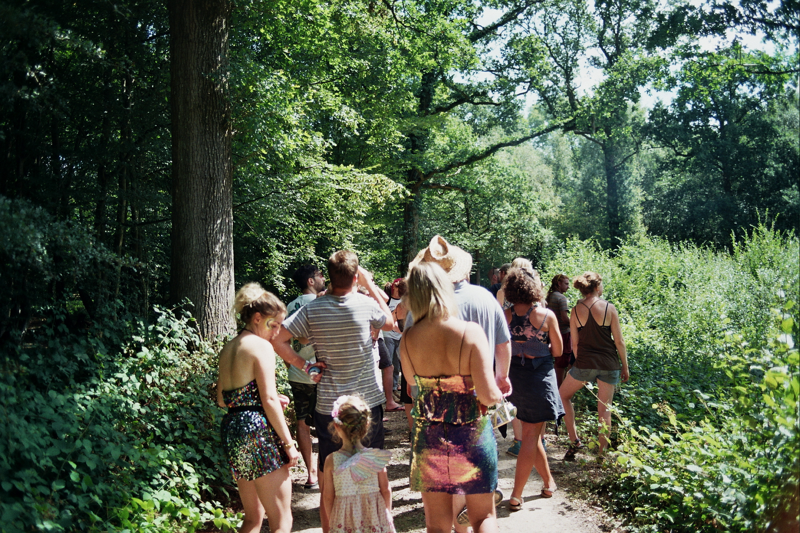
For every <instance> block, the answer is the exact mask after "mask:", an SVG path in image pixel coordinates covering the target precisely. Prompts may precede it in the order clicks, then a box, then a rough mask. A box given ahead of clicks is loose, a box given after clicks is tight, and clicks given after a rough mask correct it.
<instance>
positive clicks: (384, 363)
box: [378, 338, 392, 370]
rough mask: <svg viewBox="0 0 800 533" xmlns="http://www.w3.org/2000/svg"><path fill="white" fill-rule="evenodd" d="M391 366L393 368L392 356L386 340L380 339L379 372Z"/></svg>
mask: <svg viewBox="0 0 800 533" xmlns="http://www.w3.org/2000/svg"><path fill="white" fill-rule="evenodd" d="M390 366H392V356H391V355H390V354H389V350H388V349H387V348H386V343H385V342H384V340H383V339H381V338H378V370H383V369H384V368H389V367H390Z"/></svg>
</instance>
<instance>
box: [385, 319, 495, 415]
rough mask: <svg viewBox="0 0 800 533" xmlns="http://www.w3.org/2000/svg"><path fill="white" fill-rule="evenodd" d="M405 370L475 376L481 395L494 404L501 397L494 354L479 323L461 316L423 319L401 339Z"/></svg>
mask: <svg viewBox="0 0 800 533" xmlns="http://www.w3.org/2000/svg"><path fill="white" fill-rule="evenodd" d="M400 358H401V362H402V366H403V374H405V376H406V379H407V380H408V381H409V382H413V376H415V375H418V376H426V377H437V376H453V375H462V376H472V381H473V383H474V385H475V391H476V392H477V394H478V399H479V400H480V401H481V403H483V404H484V405H494V404H495V403H497V402H498V401H500V398H501V397H502V395H501V393H500V389H498V388H497V384H496V383H495V380H494V372H493V370H492V360H493V357H492V354H491V352H490V351H489V342H488V341H487V340H486V334H485V333H484V332H483V330H482V329H481V327H480V326H479V325H478V324H475V323H473V322H465V321H463V320H461V319H458V318H454V317H453V318H448V319H447V320H439V319H433V320H429V319H423V320H422V321H420V322H417V323H415V324H414V326H413V327H412V328H411V329H409V330H408V331H406V332H405V333H404V334H403V337H402V339H401V341H400Z"/></svg>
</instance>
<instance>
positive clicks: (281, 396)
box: [278, 394, 290, 409]
mask: <svg viewBox="0 0 800 533" xmlns="http://www.w3.org/2000/svg"><path fill="white" fill-rule="evenodd" d="M278 401H279V402H281V409H286V406H287V405H289V401H290V400H289V397H288V396H286V395H285V394H278Z"/></svg>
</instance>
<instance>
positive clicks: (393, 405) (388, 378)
mask: <svg viewBox="0 0 800 533" xmlns="http://www.w3.org/2000/svg"><path fill="white" fill-rule="evenodd" d="M381 372H382V377H383V393H384V394H385V395H386V410H387V411H399V410H401V409H402V408H403V406H402V405H400V404H399V403H397V402H396V401H394V393H393V391H394V387H393V385H392V380H393V379H394V378H393V377H392V376H393V372H394V367H393V366H388V367H386V368H384V369H383V370H381Z"/></svg>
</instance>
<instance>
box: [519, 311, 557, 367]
mask: <svg viewBox="0 0 800 533" xmlns="http://www.w3.org/2000/svg"><path fill="white" fill-rule="evenodd" d="M535 308H536V306H535V305H532V306H531V307H530V309H528V312H527V313H525V314H524V315H523V316H519V315H518V314H516V313H515V312H514V311H513V310H512V311H511V324H509V328H510V329H511V340H513V341H514V342H512V343H511V355H516V356H519V357H522V356H525V357H529V358H534V359H535V358H537V357H549V356H550V339H549V338H548V336H547V332H544V331H542V327H544V323H545V321H546V320H547V314H545V316H544V318H543V319H542V323H541V324H540V325H539V327H538V328H536V327H534V326H533V324H531V312H533V310H534V309H535Z"/></svg>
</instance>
